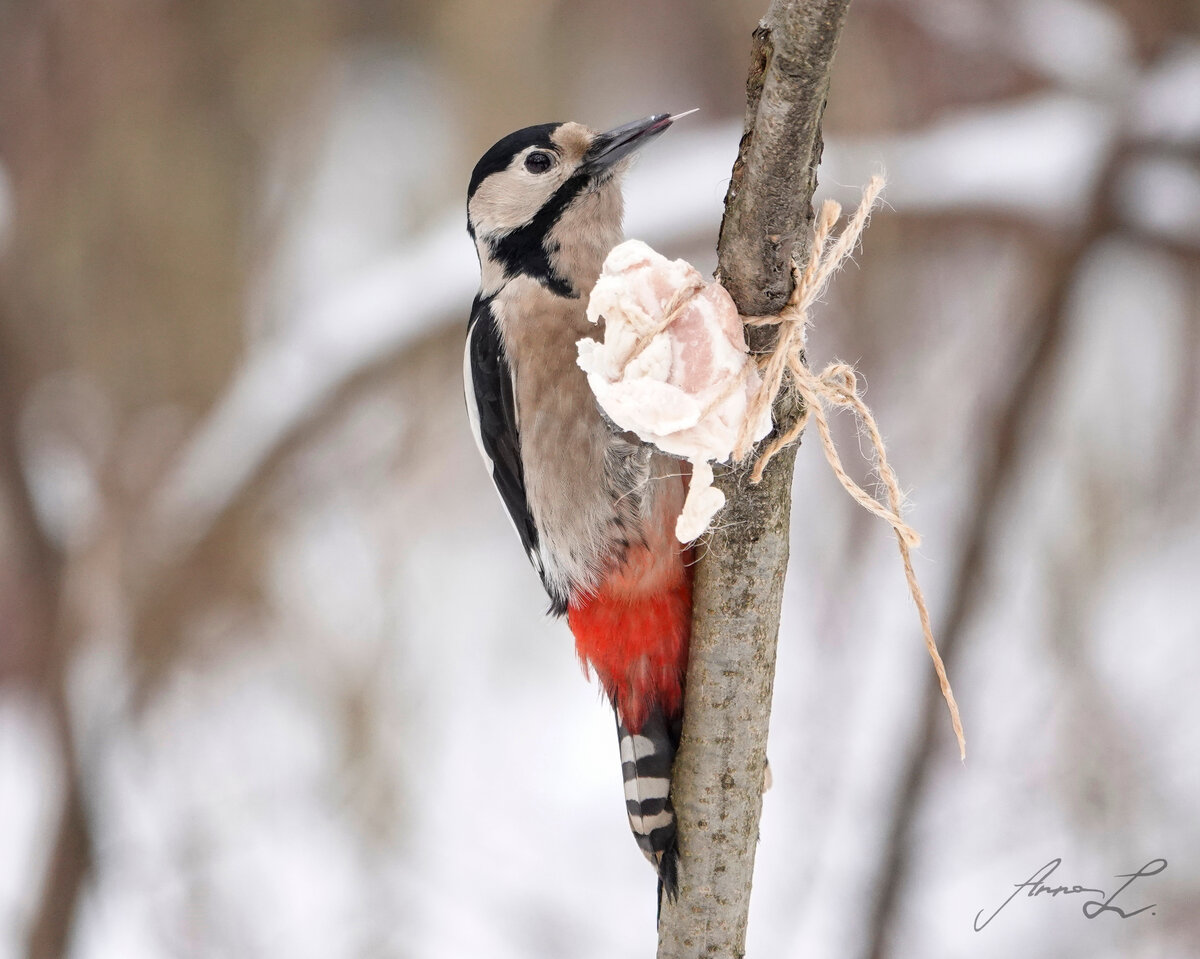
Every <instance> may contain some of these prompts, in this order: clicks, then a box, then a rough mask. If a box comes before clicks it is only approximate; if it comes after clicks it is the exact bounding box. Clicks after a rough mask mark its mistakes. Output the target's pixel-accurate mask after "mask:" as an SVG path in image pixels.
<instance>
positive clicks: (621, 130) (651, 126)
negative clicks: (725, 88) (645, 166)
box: [583, 110, 695, 176]
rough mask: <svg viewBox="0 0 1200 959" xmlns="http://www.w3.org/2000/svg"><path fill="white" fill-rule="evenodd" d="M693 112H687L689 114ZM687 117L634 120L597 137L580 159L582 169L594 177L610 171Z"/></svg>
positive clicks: (683, 114)
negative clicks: (681, 118) (677, 121)
mask: <svg viewBox="0 0 1200 959" xmlns="http://www.w3.org/2000/svg"><path fill="white" fill-rule="evenodd" d="M694 112H695V111H693V110H689V111H688V113H694ZM682 116H687V113H678V114H675V115H674V116H672V115H671V114H669V113H656V114H655V115H654V116H652V117H646V118H645V119H644V120H634V121H633V123H626V124H625V125H624V126H620V127H617V128H616V129H614V130H609V131H607V132H605V133H600V134H597V136H596V139H594V140H593V141H592V145H591V147H590V148H589V149H588V152H587V156H585V157H584V159H583V169H584V170H585V171H586V172H587V173H589V174H592V175H593V176H594V175H595V174H597V173H603V172H605V171H606V170H610V169H612V168H613V167H614V166H616V164H618V163H620V162H621V161H622V160H624V159H625V158H626V157H627V156H629V155H630V154H631V153H633V151H634V150H639V149H641V148H642V147H644V146H645V145H646V144H647V143H649V142H650V141H651V140H653V139H654V138H655V137H657V136H658V135H659V134H660V133H662V132H663V131H664V130H665V129H666V128H667V127H669V126H670V125H671V124H672V123H674V122H675V121H676V120H678V119H679V118H680V117H682Z"/></svg>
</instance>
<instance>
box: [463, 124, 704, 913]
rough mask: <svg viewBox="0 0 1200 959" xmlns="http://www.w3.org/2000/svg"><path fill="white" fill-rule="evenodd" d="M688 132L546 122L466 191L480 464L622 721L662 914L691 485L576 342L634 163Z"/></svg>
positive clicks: (679, 708)
mask: <svg viewBox="0 0 1200 959" xmlns="http://www.w3.org/2000/svg"><path fill="white" fill-rule="evenodd" d="M673 119H675V118H674V117H672V116H669V115H666V114H662V115H657V116H652V117H647V118H646V119H644V120H638V121H636V122H634V123H630V124H627V125H626V126H622V127H618V128H616V129H615V130H609V131H608V132H607V133H595V132H593V131H592V130H590V129H588V128H587V127H585V126H582V125H581V124H578V123H546V124H542V125H541V126H532V127H527V128H525V129H524V130H518V131H517V132H516V133H512V134H510V135H508V136H506V137H504V138H503V139H502V140H500V141H499V142H498V143H496V145H495V146H493V147H492V148H491V149H490V150H488V151H487V153H485V154H484V155H483V158H482V159H481V160H480V161H479V163H478V164H477V165H476V167H475V171H474V173H473V174H472V175H471V182H470V186H469V187H468V190H467V221H468V231H469V232H470V234H471V237H472V238H473V239H474V241H475V247H476V250H477V251H478V254H479V268H480V274H481V281H480V288H479V294H478V295H477V296H476V297H475V303H474V306H473V308H472V310H471V319H470V321H469V323H468V324H467V341H466V355H465V359H464V377H465V381H466V383H465V386H466V398H467V409H468V413H469V415H470V419H471V425H472V428H473V431H474V433H475V439H476V443H477V445H478V446H479V451H480V453H481V454H482V455H483V458H484V461H485V463H486V465H487V468H488V470H489V472H490V473H491V476H492V479H493V481H494V482H495V484H496V488H497V489H498V490H499V492H500V496H501V499H502V500H503V502H504V505H505V506H506V507H507V509H508V513H509V515H510V517H511V518H512V521H513V525H514V526H515V527H516V530H517V535H518V536H520V538H521V542H522V544H523V545H524V547H525V551H526V553H528V555H529V559H530V561H531V562H532V563H533V566H534V568H535V569H536V570H537V572H538V574H539V575H540V576H541V579H542V584H543V585H544V586H545V588H546V592H547V593H548V594H549V595H550V612H551V613H553V614H554V615H557V616H562V615H564V614H565V615H566V617H567V623H568V625H569V626H570V628H571V632H572V633H573V634H574V636H575V646H576V650H577V651H578V654H579V657H580V659H581V660H582V661H583V663H584V664H585V668H589V667H590V669H591V670H592V671H593V672H595V674H596V676H597V677H598V678H599V680H600V683H601V684H602V686H603V688H604V691H605V693H607V695H608V698H609V700H610V701H611V703H612V705H613V708H614V711H615V713H616V718H617V734H618V737H619V742H620V753H621V770H622V776H623V779H624V784H625V799H626V809H627V812H628V814H629V824H630V826H631V828H632V829H633V834H634V838H635V839H636V840H637V844H638V846H639V847H640V848H641V849H642V851H643V852H644V853H645V855H646V857H647V858H648V859H649V860H650V861H651V863H652V864H653V865H654V866H655V867H656V869H657V871H658V876H659V895H660V901H661V896H662V894H663V893H665V894H666V895H667V896H669V897H673V896H674V894H675V890H676V880H677V863H678V854H677V852H676V845H675V812H674V809H673V808H672V806H671V796H670V786H671V766H672V763H673V761H674V757H675V751H676V749H677V748H678V746H679V735H680V726H681V721H682V713H683V684H684V675H685V673H686V670H687V658H688V640H689V636H690V632H691V605H692V603H691V599H692V585H691V570H690V563H689V560H690V551H689V549H688V548H686V547H682V546H681V545H680V544H679V543H678V542H677V541H676V539H675V536H674V528H675V520H676V517H677V516H678V515H679V512H680V509H681V508H682V505H683V500H684V496H685V493H686V484H687V477H686V470H685V468H684V464H682V463H681V462H680V461H679V460H676V459H674V458H672V457H669V456H666V455H665V454H663V453H660V452H658V451H656V450H655V449H653V448H652V447H650V446H647V445H645V444H643V443H641V442H640V441H639V440H638V439H637V437H636V436H632V435H629V434H622V433H620V432H618V431H617V430H616V429H614V428H613V426H612V425H611V424H610V423H609V422H608V421H607V420H606V419H605V417H604V415H603V414H602V413H601V411H600V409H599V407H598V406H597V404H596V399H595V397H594V396H593V395H592V392H591V390H590V388H589V387H588V383H587V379H586V377H585V376H584V373H583V371H582V370H581V369H580V368H579V367H578V366H577V365H576V356H577V351H576V345H575V344H576V342H577V341H578V340H579V339H580V338H582V337H585V336H591V337H598V336H599V335H600V333H599V332H598V331H597V329H596V327H595V326H594V325H592V324H591V323H589V322H588V320H587V318H586V315H585V311H586V309H587V303H588V295H589V294H590V293H591V290H592V287H593V286H594V285H595V283H596V280H597V277H598V276H599V275H600V270H601V266H602V264H603V262H604V258H605V256H606V255H607V254H608V252H609V250H610V249H612V247H613V246H615V245H616V244H617V243H619V242H620V240H621V232H622V227H621V218H622V211H623V200H622V196H621V178H622V175H623V174H624V172H625V169H626V168H627V167H628V165H629V162H628V158H629V157H630V156H631V155H632V154H633V153H634V151H636V150H638V149H640V148H641V147H643V146H644V145H645V144H647V143H649V142H650V141H651V140H652V139H654V138H655V137H657V136H658V135H659V134H660V133H662V132H663V131H664V130H666V129H667V128H668V127H669V126H670V125H671V122H672V120H673Z"/></svg>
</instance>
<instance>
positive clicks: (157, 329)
mask: <svg viewBox="0 0 1200 959" xmlns="http://www.w3.org/2000/svg"><path fill="white" fill-rule="evenodd" d="M762 8H763V0H753V2H752V0H737V2H733V3H729V2H725V3H718V2H715V0H714V2H705V3H698V4H697V3H686V2H684V0H669V2H664V3H658V4H646V5H642V4H632V3H618V4H613V3H608V2H602V0H584V2H579V3H572V4H563V3H556V2H552V0H520V2H514V3H508V4H487V3H483V2H480V0H448V2H445V3H438V4H425V3H419V2H416V0H314V2H312V3H306V4H293V3H287V2H284V0H254V2H248V0H196V2H194V3H188V4H163V3H156V2H152V0H103V2H96V0H59V2H53V3H51V2H41V3H38V2H22V3H10V4H3V5H0V959H25V957H28V959H53V957H58V956H70V957H72V959H150V957H176V956H178V957H236V959H257V957H278V956H286V957H289V959H309V957H312V959H317V957H320V959H336V957H421V959H427V957H438V959H443V957H444V959H458V957H481V959H510V957H512V959H517V957H522V959H538V957H546V959H550V957H580V959H600V957H615V956H631V957H632V956H649V955H651V954H652V951H653V949H654V941H655V933H654V881H653V875H652V873H651V872H650V870H649V869H647V867H646V865H645V862H644V861H643V860H642V857H641V856H640V854H638V852H637V850H636V848H635V847H634V844H633V842H632V840H631V839H630V837H629V833H628V826H627V824H626V821H625V817H624V815H623V812H622V809H621V802H622V793H621V780H620V774H619V767H618V765H617V755H616V752H617V751H616V741H615V736H614V734H613V729H612V719H611V714H610V713H609V711H608V710H607V709H606V708H605V707H604V706H602V705H601V703H600V700H599V696H598V694H597V692H596V690H595V688H594V687H589V686H587V685H585V683H584V682H583V680H582V679H581V677H580V675H579V669H578V666H577V664H576V662H575V660H574V655H573V650H572V644H571V641H570V638H569V635H568V633H567V631H566V628H565V626H564V625H562V624H561V623H557V622H550V621H548V620H546V619H544V618H543V617H542V615H541V611H542V609H543V608H544V606H545V597H544V595H542V593H541V590H540V586H539V585H538V583H537V580H536V578H535V576H534V575H533V573H532V571H531V570H530V569H529V567H528V564H527V563H526V561H525V559H524V557H523V555H522V552H521V549H520V547H519V544H518V543H517V541H516V538H515V537H514V536H513V535H512V531H511V529H510V528H509V526H508V523H507V522H506V520H505V518H504V515H503V512H502V509H501V506H500V504H499V501H498V499H497V497H496V496H495V494H494V492H493V491H492V490H491V488H490V486H489V482H488V480H487V477H486V476H485V474H484V471H483V469H482V467H481V466H480V464H479V462H478V457H477V454H476V452H475V449H474V447H473V444H472V441H471V439H470V435H469V432H468V429H467V426H466V420H465V414H464V411H463V407H462V400H461V388H460V369H461V337H462V334H463V329H464V324H465V318H466V315H467V310H468V308H469V302H470V299H471V296H472V293H473V291H474V286H475V280H476V277H475V268H476V267H475V261H474V254H473V251H472V249H471V246H470V244H469V242H468V239H467V237H466V234H465V230H464V209H463V207H464V191H465V184H466V182H467V179H468V176H469V173H470V169H471V167H472V166H473V165H474V162H475V160H476V159H477V158H478V156H479V155H480V154H481V153H482V152H483V150H485V149H486V148H487V147H488V146H489V145H490V144H491V143H492V142H493V141H494V140H496V139H497V138H498V137H499V136H501V135H503V134H505V133H507V132H509V131H511V130H513V129H516V128H518V127H521V126H525V125H527V124H530V123H535V122H543V121H546V120H550V119H576V120H579V121H582V122H585V123H588V124H589V125H592V126H594V127H600V128H604V127H608V126H613V125H616V124H617V123H620V122H624V121H627V120H630V119H633V118H636V117H640V116H644V115H646V114H649V113H654V112H661V111H677V110H684V109H687V108H689V107H693V106H699V107H700V108H701V112H700V113H699V114H697V115H696V116H695V117H689V118H688V119H687V120H686V121H681V123H680V124H679V125H678V126H677V127H676V128H674V129H673V130H671V131H670V132H669V134H667V135H666V136H664V137H663V138H662V139H661V140H659V141H658V142H656V143H655V144H654V146H653V147H652V148H651V149H650V150H648V151H647V152H646V154H645V156H644V157H643V158H642V160H641V161H640V163H639V165H638V166H637V168H636V169H635V171H634V173H633V175H632V176H631V177H630V180H629V185H628V190H627V198H628V217H627V232H628V234H629V235H631V236H637V237H639V238H641V239H644V240H646V241H648V242H650V243H651V244H653V245H654V246H655V247H656V248H658V249H660V250H661V251H663V252H664V253H666V254H668V255H670V256H673V257H674V256H684V257H687V258H689V259H691V260H692V261H693V262H694V263H696V264H697V266H698V267H700V269H701V270H702V271H708V270H711V269H712V267H713V265H714V254H713V246H714V243H715V237H716V230H717V226H718V223H719V218H720V209H721V199H722V196H723V193H724V189H725V184H726V182H727V177H728V172H729V167H730V164H731V163H732V160H733V157H734V155H735V152H736V146H737V140H738V136H739V132H740V123H741V115H742V108H743V102H742V97H743V88H744V79H745V70H746V66H747V63H748V52H749V37H750V31H751V30H752V29H753V26H754V24H755V22H756V19H757V17H758V16H759V15H760V14H761V12H762ZM826 139H827V145H826V151H825V163H824V165H823V167H822V170H821V176H820V179H821V191H820V193H821V195H833V196H836V197H837V198H839V199H841V200H842V201H843V202H846V203H849V204H852V203H853V202H854V201H855V200H856V198H857V190H858V187H859V186H860V185H861V184H862V183H864V182H865V180H866V179H867V177H869V176H870V175H871V174H872V173H874V172H876V171H878V170H880V169H882V170H886V172H887V174H888V176H889V180H890V185H889V187H888V191H887V194H886V199H887V205H886V207H885V208H884V209H883V210H882V211H881V212H880V213H878V214H877V215H876V217H875V218H874V220H873V222H872V224H871V226H870V228H869V230H868V232H867V234H866V237H865V242H864V245H863V249H862V251H861V253H860V254H859V255H858V256H857V258H856V262H855V263H854V264H852V265H851V266H850V268H849V269H848V270H847V271H846V272H845V273H843V274H842V275H841V276H840V277H838V279H837V280H836V282H835V284H834V287H833V289H832V291H831V293H830V294H829V296H828V298H827V302H826V303H825V304H824V306H823V307H822V308H821V309H820V310H819V311H818V314H817V316H816V329H815V330H814V332H813V334H812V337H811V339H810V356H811V357H812V358H813V362H814V363H815V364H817V365H823V364H824V363H825V362H826V361H827V360H828V359H830V358H832V357H834V356H838V357H841V358H842V359H845V360H847V361H850V362H853V363H855V364H856V365H857V366H858V368H859V370H860V371H861V373H862V374H863V377H864V379H865V381H866V383H867V384H868V386H869V389H868V393H867V398H868V400H869V402H870V403H871V404H872V407H873V408H874V410H875V412H876V414H877V415H878V417H879V419H880V422H881V424H882V426H883V429H884V431H885V433H886V435H887V438H888V441H889V451H890V454H891V457H892V459H893V462H894V464H895V466H896V468H897V470H898V472H899V475H900V478H901V481H902V483H903V484H904V485H905V487H906V488H907V489H908V490H909V491H910V494H911V507H910V512H909V514H908V516H909V519H910V521H911V522H912V523H913V525H914V526H916V528H917V529H919V530H920V531H921V532H922V533H923V534H924V538H925V545H924V547H923V549H922V551H921V552H920V554H919V556H918V572H919V575H920V576H921V577H922V580H923V583H924V585H925V588H926V592H927V595H928V597H929V600H930V604H931V607H932V612H933V616H934V627H935V633H936V634H937V635H938V637H939V639H940V641H941V644H942V646H943V649H944V651H945V654H946V658H947V662H948V665H949V668H950V672H951V676H952V678H953V680H954V685H955V691H956V693H957V696H958V700H959V703H960V704H961V706H962V711H963V719H964V722H965V724H966V730H967V736H968V743H969V758H968V760H967V762H966V764H965V765H963V764H960V763H959V762H958V759H957V751H956V749H955V748H954V745H953V739H952V735H951V732H950V728H949V723H948V721H947V719H946V717H945V713H944V707H943V706H942V704H941V701H940V699H939V698H937V696H936V689H935V686H934V683H933V680H932V670H931V668H930V665H929V662H928V659H927V657H926V655H925V653H924V651H923V649H922V646H921V642H920V632H919V628H918V625H917V621H916V616H915V614H914V611H913V610H912V607H911V604H910V601H909V599H908V596H907V591H906V587H905V584H904V579H903V575H902V573H901V571H900V569H899V565H898V561H897V558H896V556H895V551H894V544H893V543H892V541H891V538H890V536H889V534H888V531H887V530H886V529H885V528H883V527H882V525H881V524H879V523H878V522H877V521H875V520H873V519H871V518H870V517H869V516H867V515H866V514H865V513H864V512H863V511H862V510H861V509H859V508H858V507H856V506H855V505H854V504H853V503H852V502H851V501H850V500H849V498H848V497H846V495H845V493H844V492H843V491H842V490H841V488H840V487H839V486H838V485H837V483H836V481H835V480H834V478H833V477H832V475H831V474H830V473H829V471H828V468H827V466H826V464H825V462H824V459H823V457H822V456H821V455H820V452H819V450H818V449H817V447H816V445H815V444H814V443H813V442H812V441H807V442H806V445H805V448H803V449H802V450H801V452H800V456H799V461H798V469H797V475H796V489H795V513H794V521H793V558H792V565H791V569H790V573H789V578H788V587H787V597H786V602H785V609H784V618H783V624H782V630H781V640H780V652H779V672H778V678H777V683H776V697H775V699H776V707H775V713H774V716H773V721H772V733H771V748H770V755H771V761H772V769H773V772H774V776H775V786H774V788H773V790H772V791H771V792H770V793H769V794H768V795H767V797H766V804H765V812H764V817H763V824H762V841H761V844H760V847H759V853H758V868H757V873H756V881H755V894H754V899H753V908H752V912H751V928H750V941H749V955H750V956H751V957H752V959H768V957H781V959H786V957H794V959H800V957H810V956H814V957H816V956H819V957H831V959H832V957H837V959H841V957H854V959H884V957H896V959H899V957H908V956H922V957H928V959H939V957H945V959H950V957H963V956H973V957H980V959H991V957H995V959H1000V957H1005V959H1007V957H1011V956H1014V955H1020V956H1030V957H1051V956H1053V957H1068V959H1069V957H1081V959H1082V957H1088V959H1093V957H1099V959H1108V957H1112V959H1117V957H1120V959H1129V957H1156V959H1157V957H1164V959H1174V957H1179V959H1185V957H1194V956H1196V955H1200V918H1198V916H1200V913H1197V910H1196V905H1197V903H1198V902H1200V817H1198V816H1197V812H1196V811H1197V808H1200V695H1198V692H1200V642H1197V640H1200V599H1198V595H1200V593H1198V589H1200V514H1198V510H1197V500H1198V498H1200V497H1198V493H1200V479H1198V477H1200V428H1198V427H1197V422H1198V417H1200V8H1198V7H1197V5H1196V4H1195V3H1194V2H1191V0H1154V2H1150V0H1138V2H1134V0H1112V2H1108V3H1099V2H1090V0H855V3H854V4H853V5H852V7H851V12H850V17H849V23H848V27H847V31H846V34H845V37H844V40H843V44H842V48H841V51H840V53H839V55H838V60H837V69H836V72H835V77H834V82H833V89H832V93H831V95H830V102H829V112H828V114H827V123H826ZM839 429H840V432H839V438H840V439H841V441H842V443H843V449H844V451H845V452H846V453H849V452H852V451H853V450H854V445H855V439H854V436H853V433H852V431H851V430H850V428H849V424H846V423H842V424H840V427H839ZM864 472H865V471H864ZM860 475H861V473H860ZM864 478H865V477H864ZM1055 857H1061V858H1062V859H1063V865H1062V867H1061V868H1060V869H1059V871H1058V872H1057V873H1056V874H1055V877H1054V878H1055V880H1057V881H1058V882H1061V883H1063V884H1068V885H1073V884H1076V883H1078V884H1080V885H1084V886H1095V887H1100V888H1104V889H1107V890H1109V891H1112V890H1113V889H1115V888H1116V885H1117V883H1118V880H1115V879H1114V878H1113V877H1114V876H1115V875H1116V874H1118V873H1126V872H1132V871H1134V870H1135V869H1137V868H1138V867H1139V866H1142V865H1143V864H1145V863H1147V862H1148V861H1150V860H1152V859H1154V858H1157V857H1162V858H1165V859H1167V860H1168V861H1169V866H1168V868H1167V869H1166V870H1165V871H1164V872H1163V873H1162V874H1161V875H1159V876H1157V877H1154V878H1153V879H1146V880H1139V881H1138V882H1137V883H1136V884H1135V885H1134V886H1133V887H1131V888H1130V889H1129V890H1128V891H1127V892H1126V893H1125V894H1123V896H1122V898H1121V899H1120V900H1118V903H1119V904H1123V905H1125V906H1126V907H1127V908H1137V907H1139V906H1142V905H1146V904H1148V903H1151V902H1153V903H1156V906H1155V909H1154V910H1153V915H1152V914H1150V913H1143V914H1141V915H1138V916H1135V917H1132V918H1129V919H1127V920H1124V921H1122V920H1121V919H1118V918H1116V917H1114V916H1113V915H1102V916H1100V917H1098V918H1097V919H1095V920H1088V919H1085V918H1084V916H1083V915H1082V913H1081V911H1080V905H1081V899H1083V898H1084V897H1082V896H1076V897H1072V898H1070V899H1066V898H1064V897H1059V898H1057V899H1054V900H1050V899H1048V898H1046V897H1044V896H1043V897H1041V898H1039V899H1037V900H1034V901H1028V900H1018V901H1014V902H1013V903H1012V904H1011V905H1010V906H1008V907H1007V908H1006V909H1005V910H1004V911H1003V912H1001V913H1000V914H999V915H998V916H997V917H996V919H995V920H994V921H993V922H992V923H991V924H990V925H988V927H987V928H986V929H984V930H983V931H982V932H979V933H976V932H975V931H973V929H972V922H973V920H974V918H975V916H976V914H977V913H979V912H980V911H981V910H982V911H983V912H984V915H985V916H986V915H987V914H990V913H991V912H992V910H994V909H995V908H996V907H997V906H998V905H999V904H1000V903H1001V902H1002V901H1003V900H1004V898H1006V897H1007V895H1008V894H1009V892H1010V891H1011V890H1012V887H1013V884H1014V883H1017V882H1020V881H1021V880H1024V879H1026V878H1028V877H1029V876H1030V875H1031V874H1032V873H1033V872H1034V871H1035V870H1036V869H1037V868H1038V867H1039V866H1041V865H1043V864H1044V863H1046V862H1048V861H1049V860H1051V859H1053V858H1055ZM1126 897H1128V898H1126Z"/></svg>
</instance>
